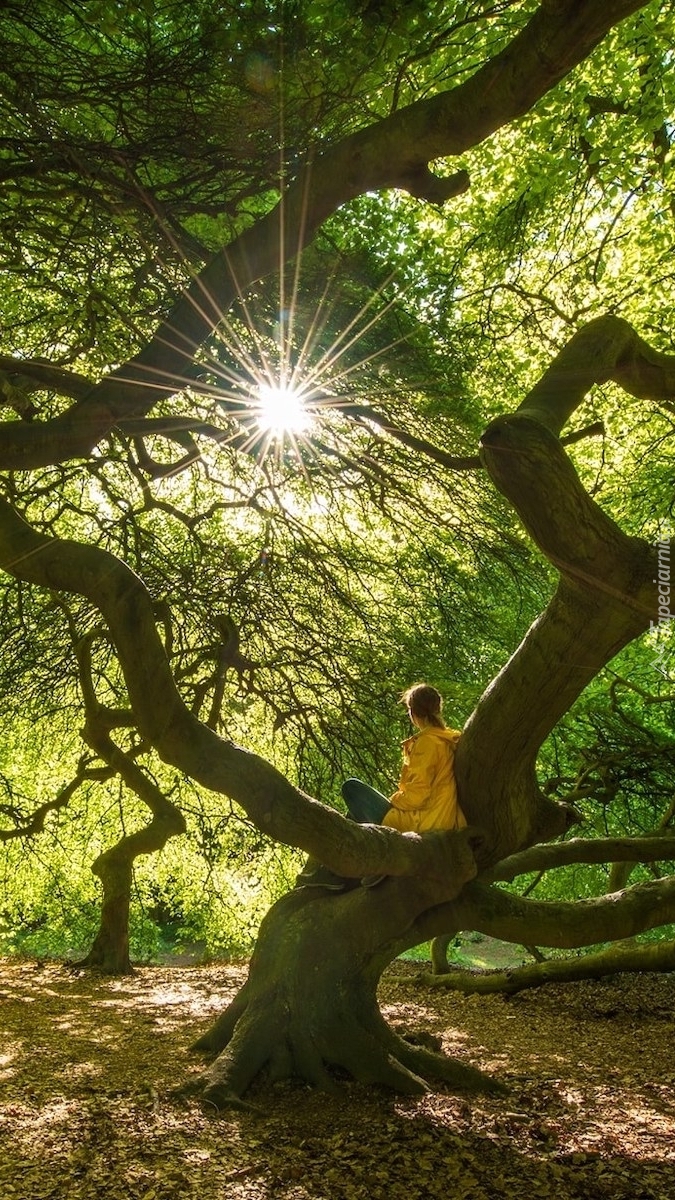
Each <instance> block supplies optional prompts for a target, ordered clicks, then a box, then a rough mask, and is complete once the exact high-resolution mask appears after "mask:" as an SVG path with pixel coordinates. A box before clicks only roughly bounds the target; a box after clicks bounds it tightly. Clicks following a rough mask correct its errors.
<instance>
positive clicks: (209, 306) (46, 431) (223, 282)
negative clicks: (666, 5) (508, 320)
mask: <svg viewBox="0 0 675 1200" xmlns="http://www.w3.org/2000/svg"><path fill="white" fill-rule="evenodd" d="M645 4H646V0H585V2H584V3H583V4H581V3H579V0H542V2H541V4H540V6H539V8H538V9H537V10H536V11H535V12H534V13H533V15H532V17H531V18H530V20H529V21H528V23H527V24H526V25H525V27H524V28H523V29H522V30H521V31H520V33H518V34H517V36H516V37H514V38H513V40H512V41H511V42H510V43H509V44H508V45H507V46H506V47H505V48H504V49H503V50H501V51H500V52H499V53H498V54H496V55H495V56H494V58H492V59H491V60H490V61H489V62H487V63H485V64H484V66H483V67H481V68H480V69H479V70H478V71H476V72H475V74H474V75H473V76H471V77H470V78H469V79H467V80H465V81H464V82H463V83H461V84H460V85H458V86H457V87H455V88H454V89H452V90H450V91H447V92H443V93H441V94H440V95H437V96H434V97H431V98H429V99H425V100H422V101H419V102H418V103H416V104H412V105H410V106H408V107H407V108H403V109H400V110H399V111H398V112H396V113H393V114H392V115H391V116H389V117H387V118H385V119H383V120H381V121H378V122H376V123H374V124H373V125H371V126H369V127H368V128H366V129H362V130H359V131H358V132H356V133H354V134H351V135H349V136H348V137H346V138H344V139H342V140H341V141H339V142H337V143H336V144H335V145H334V146H329V147H326V148H322V149H320V150H318V151H317V152H315V153H314V155H313V156H309V157H308V160H307V162H306V165H305V166H304V167H303V168H302V169H301V170H300V172H299V174H298V177H297V178H296V179H295V180H294V181H293V182H291V183H290V184H289V186H288V187H287V189H286V191H285V194H284V197H283V203H280V205H279V206H278V207H277V208H275V209H274V210H273V211H271V212H270V213H268V214H267V215H266V216H265V217H263V218H262V219H261V220H260V221H258V222H257V223H256V224H255V225H253V226H251V227H250V228H249V229H247V230H245V231H244V232H243V233H242V234H241V235H240V236H239V237H238V238H236V239H235V241H233V242H232V243H231V244H230V245H229V246H227V247H226V248H225V249H224V250H223V251H221V252H220V253H219V254H217V255H216V256H215V257H214V258H213V259H212V261H211V262H210V263H209V264H208V265H207V266H206V268H205V269H204V270H203V271H202V272H201V274H200V275H199V276H197V278H196V279H195V280H194V282H193V283H192V284H191V285H190V286H189V287H188V288H187V289H186V291H185V292H184V293H183V295H182V296H181V297H180V299H179V300H178V302H177V303H176V304H175V306H174V308H173V310H172V311H171V312H170V314H169V315H168V317H167V318H166V320H165V321H164V322H163V323H162V324H161V325H160V326H159V328H158V329H157V331H156V333H155V335H154V337H153V338H152V339H151V341H150V342H149V343H148V344H147V345H146V346H145V347H144V348H143V349H142V350H141V352H140V353H139V354H138V355H137V356H136V357H135V358H134V359H133V360H132V361H131V362H129V363H126V364H125V365H124V366H122V367H120V368H118V369H117V370H116V371H115V372H113V373H112V374H111V375H109V376H107V377H106V378H105V379H103V380H102V381H101V382H100V383H99V384H97V385H96V386H95V387H93V388H92V389H91V391H90V392H89V393H88V394H87V395H86V396H85V397H84V398H83V399H81V400H79V401H78V402H77V403H76V404H74V405H73V406H72V407H71V408H70V409H69V410H68V411H67V412H66V413H64V414H62V415H60V416H58V417H55V418H53V419H52V420H49V421H45V422H37V421H33V422H31V423H28V422H11V423H3V424H1V425H0V469H22V470H24V469H30V468H36V467H41V466H46V465H48V464H52V463H57V462H62V461H64V460H67V459H70V458H73V457H79V456H86V455H88V454H89V453H90V452H91V450H92V449H93V447H94V446H95V445H97V443H98V442H99V441H100V440H101V438H103V437H104V436H105V435H106V434H107V433H109V432H110V430H111V429H112V428H113V426H114V425H115V424H116V423H117V422H118V421H119V420H121V419H122V418H124V417H130V416H142V415H144V414H146V413H148V412H149V411H150V410H151V409H152V407H153V406H154V404H155V403H157V402H158V401H159V400H161V399H163V398H164V397H166V396H168V395H170V394H171V393H173V392H175V391H176V390H179V389H180V388H182V387H183V386H184V385H185V383H186V382H187V381H188V380H189V379H190V378H191V377H192V374H193V373H194V369H193V365H192V364H193V359H194V356H195V353H196V351H197V349H198V347H199V346H200V345H201V344H202V343H203V341H204V340H205V338H206V337H207V336H208V335H209V334H210V333H211V331H212V330H213V329H214V328H215V327H216V326H217V325H218V323H219V322H220V321H221V320H222V317H223V315H224V313H225V312H226V311H227V309H228V308H229V306H230V305H231V304H232V302H233V301H234V300H235V299H236V297H237V296H238V295H240V294H241V293H242V292H244V291H245V290H246V289H247V288H248V287H249V286H250V284H251V283H253V282H254V281H255V280H257V279H261V278H263V277H265V276H267V275H269V274H272V273H273V272H275V271H277V270H278V269H279V266H280V263H281V261H282V258H284V257H293V256H295V255H297V254H298V253H299V252H300V251H301V250H302V248H303V247H304V246H306V245H308V244H309V242H310V241H311V240H312V238H313V237H314V235H315V233H316V231H317V230H318V229H319V227H320V226H321V225H322V223H323V222H324V221H325V220H326V219H327V218H328V217H329V216H330V215H331V214H332V213H334V212H335V211H336V210H337V209H338V208H340V207H341V206H342V205H344V204H346V203H347V202H348V201H350V200H352V199H354V198H355V197H357V196H360V195H362V194H364V193H365V192H368V191H373V190H378V189H381V188H402V189H407V190H408V191H410V192H411V193H412V194H413V195H416V196H418V197H422V198H426V199H428V200H429V201H430V202H432V203H439V202H444V201H445V200H446V199H447V198H448V197H449V196H451V195H455V194H457V193H458V192H460V191H462V190H465V188H466V186H467V184H468V179H467V177H466V175H465V173H464V172H462V171H459V172H456V173H455V174H454V175H452V176H450V177H449V178H447V177H437V176H435V175H432V174H431V172H430V170H429V166H428V164H429V163H430V162H432V161H433V160H435V159H438V158H441V157H456V156H457V155H460V154H463V153H464V152H466V151H467V150H469V149H471V148H472V147H474V146H477V145H479V144H480V143H481V142H482V141H484V140H485V139H486V138H487V137H489V136H490V135H491V134H492V133H494V132H495V131H496V130H497V129H500V128H502V127H503V126H504V125H507V124H508V123H509V122H511V121H513V120H515V119H516V118H518V117H519V116H522V115H523V113H525V112H528V111H529V110H530V109H531V108H532V107H533V105H534V104H536V102H537V101H538V100H539V99H540V97H541V96H543V95H545V93H546V92H547V91H549V90H550V89H551V88H552V87H554V86H555V84H557V83H558V82H559V81H560V80H561V79H564V78H565V76H566V75H567V74H568V73H569V72H570V71H571V70H572V69H573V68H574V67H575V66H576V65H577V64H578V63H580V62H582V61H583V60H584V59H585V58H586V57H587V56H588V55H589V54H590V53H591V52H592V50H593V49H594V48H595V46H597V45H598V43H599V42H600V41H601V40H602V38H603V37H604V36H605V35H606V34H607V32H608V31H609V30H610V29H612V28H613V26H615V25H616V24H618V23H619V22H620V21H622V20H623V19H624V18H625V17H627V16H629V15H630V14H631V13H634V12H636V11H638V10H639V9H640V8H642V7H644V6H645ZM282 247H283V250H282Z"/></svg>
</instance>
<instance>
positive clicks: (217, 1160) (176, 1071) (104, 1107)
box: [0, 960, 675, 1200]
mask: <svg viewBox="0 0 675 1200" xmlns="http://www.w3.org/2000/svg"><path fill="white" fill-rule="evenodd" d="M420 969H421V968H420V965H419V964H413V963H405V962H398V963H395V964H394V965H393V966H392V967H391V968H390V969H389V970H388V972H387V973H386V975H385V977H384V979H383V983H382V989H381V1003H382V1007H383V1010H384V1011H385V1013H386V1015H387V1016H388V1018H389V1019H390V1020H391V1021H392V1022H393V1023H394V1024H396V1025H399V1026H402V1027H403V1028H405V1029H406V1030H410V1031H417V1032H420V1031H424V1032H427V1033H431V1034H436V1035H440V1036H441V1037H442V1040H443V1046H444V1048H445V1050H446V1051H448V1052H450V1053H452V1054H455V1055H457V1056H459V1057H461V1058H462V1059H463V1060H465V1061H467V1062H470V1063H473V1064H474V1065H477V1066H479V1067H481V1068H482V1069H483V1070H486V1071H489V1072H491V1073H494V1074H495V1075H496V1076H498V1077H499V1078H500V1079H501V1080H502V1081H503V1082H504V1083H505V1084H507V1085H508V1087H509V1092H508V1094H507V1095H506V1096H500V1097H490V1098H485V1097H479V1098H477V1099H476V1098H466V1097H460V1096H456V1095H452V1094H450V1093H449V1092H448V1091H446V1090H444V1089H443V1088H440V1089H439V1090H437V1091H432V1092H430V1093H429V1094H428V1095H426V1096H424V1097H422V1098H421V1099H409V1098H402V1097H400V1096H395V1095H392V1094H390V1093H388V1092H385V1091H382V1090H376V1089H368V1088H365V1087H363V1086H361V1085H358V1084H354V1083H351V1082H349V1081H348V1080H341V1081H340V1082H339V1087H338V1090H337V1092H336V1093H335V1094H334V1095H333V1094H330V1095H326V1094H319V1093H316V1092H313V1091H312V1090H310V1089H309V1088H307V1087H305V1086H304V1085H302V1084H300V1083H286V1084H283V1085H275V1086H270V1085H268V1084H266V1083H265V1082H264V1080H261V1081H260V1082H259V1084H258V1085H257V1086H256V1087H255V1089H254V1090H253V1092H252V1094H251V1095H250V1100H251V1101H252V1103H253V1104H255V1105H256V1106H257V1110H258V1111H257V1112H252V1111H251V1112H236V1111H233V1110H228V1111H226V1112H224V1113H221V1114H215V1113H213V1112H210V1111H207V1110H205V1109H204V1108H203V1107H202V1106H201V1105H200V1103H199V1101H198V1100H197V1099H192V1098H191V1099H185V1098H183V1097H180V1096H179V1095H177V1094H176V1092H177V1089H178V1088H179V1087H180V1086H181V1085H182V1084H183V1083H185V1081H186V1080H187V1079H189V1078H190V1076H195V1075H196V1074H198V1073H199V1072H200V1070H201V1068H202V1065H203V1064H202V1063H201V1061H200V1060H199V1059H196V1058H195V1056H194V1055H192V1054H191V1053H190V1051H189V1045H190V1043H191V1042H192V1041H193V1040H194V1039H195V1038H196V1037H198V1036H199V1034H200V1033H202V1032H203V1031H204V1030H205V1029H206V1028H207V1026H208V1025H209V1024H210V1022H211V1020H212V1019H213V1017H214V1016H215V1015H217V1014H218V1013H219V1012H220V1011H221V1010H222V1008H223V1007H224V1005H225V1004H226V1003H227V1001H228V1000H229V998H230V997H231V996H232V995H233V993H234V992H235V990H236V988H237V987H238V986H239V984H240V982H241V981H242V979H243V978H244V975H245V966H243V965H241V966H238V965H226V964H220V965H210V966H175V965H174V966H170V967H169V966H161V967H142V968H139V969H138V970H137V972H136V974H135V975H134V976H133V977H130V978H125V979H105V978H103V979H102V978H95V977H91V976H87V975H83V974H79V975H73V974H70V973H69V972H68V971H67V970H66V969H65V968H64V967H62V966H59V965H58V964H53V963H45V964H42V963H35V962H27V961H16V960H0V1029H1V1031H2V1035H1V1039H2V1040H1V1041H0V1198H1V1200H14V1198H17V1200H47V1197H54V1198H56V1197H58V1198H59V1200H64V1198H67V1200H71V1198H72V1200H85V1198H86V1200H96V1198H98V1197H106V1198H107V1200H116V1198H118V1197H125V1198H133V1200H137V1198H138V1200H188V1198H190V1200H192V1198H194V1200H221V1198H224V1197H227V1198H228V1200H269V1198H271V1197H274V1198H277V1197H278V1198H280V1200H366V1198H367V1200H422V1198H427V1197H429V1198H430V1200H435V1198H436V1197H438V1200H492V1198H493V1197H503V1196H509V1197H510V1196H514V1197H515V1196H518V1197H521V1196H525V1197H528V1198H530V1197H531V1198H532V1200H535V1198H536V1197H539V1196H541V1197H551V1196H555V1197H556V1198H557V1200H568V1198H569V1200H572V1198H573V1200H605V1198H606V1200H672V1198H673V1197H674V1196H675V1136H674V1135H675V1038H674V1034H673V1029H674V1027H673V1004H674V1001H675V975H662V976H656V975H642V976H627V975H624V976H619V977H617V978H615V979H613V980H609V981H602V982H592V983H591V982H584V983H575V984H567V985H562V986H559V985H556V986H553V985H547V986H546V987H544V988H542V989H538V990H536V991H529V992H522V993H520V994H519V995H517V996H515V997H513V998H510V999H503V998H501V997H498V996H488V997H469V996H460V995H457V994H455V993H453V992H449V991H446V990H440V989H436V988H433V989H432V988H430V987H426V986H424V985H422V984H421V983H420Z"/></svg>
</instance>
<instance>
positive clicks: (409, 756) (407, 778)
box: [297, 683, 466, 891]
mask: <svg viewBox="0 0 675 1200" xmlns="http://www.w3.org/2000/svg"><path fill="white" fill-rule="evenodd" d="M401 703H402V704H405V705H406V706H407V709H408V715H409V717H410V720H411V721H412V723H413V725H415V726H416V727H417V730H418V732H417V733H415V734H413V735H412V737H409V738H406V740H405V741H404V742H403V767H402V769H401V778H400V780H399V785H398V788H397V790H396V791H395V792H394V794H393V796H391V797H390V799H387V797H386V796H384V795H383V794H382V792H378V791H377V789H376V788H374V787H371V786H370V784H368V783H363V782H362V780H360V779H347V780H345V782H344V783H343V785H342V795H343V798H344V801H345V803H346V805H347V809H348V812H349V816H350V817H351V818H352V820H354V821H358V822H359V823H360V824H362V825H365V824H372V825H387V826H389V828H390V829H398V831H399V833H406V832H408V831H412V832H414V833H428V832H429V831H430V830H432V829H464V827H465V826H466V818H465V816H464V813H463V812H462V810H461V808H460V807H459V803H458V801H457V784H456V781H455V771H454V762H455V750H456V748H457V743H458V741H459V738H460V734H459V732H458V730H456V729H448V728H447V726H446V724H445V721H444V720H443V717H442V716H441V712H442V708H443V698H442V696H441V694H440V692H438V691H436V688H434V687H431V686H430V684H428V683H414V684H413V685H412V686H411V687H409V688H407V690H406V691H405V692H404V693H403V695H402V696H401ZM384 878H385V877H384V876H383V875H372V876H366V878H365V879H362V880H361V882H362V884H363V885H364V886H365V887H374V885H375V884H376V883H380V882H381V880H382V879H384ZM297 885H298V886H300V887H322V888H327V889H329V890H331V891H342V890H343V889H344V888H346V887H347V881H346V880H344V879H342V878H341V877H340V876H339V875H335V874H333V872H332V871H329V870H328V868H327V867H323V866H321V865H318V866H314V865H313V864H312V863H311V862H310V863H308V864H307V866H306V867H305V869H304V870H303V871H302V872H301V873H300V875H299V876H298V880H297Z"/></svg>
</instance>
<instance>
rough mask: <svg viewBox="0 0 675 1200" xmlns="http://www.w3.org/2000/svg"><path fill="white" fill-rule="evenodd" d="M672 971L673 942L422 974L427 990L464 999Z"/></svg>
mask: <svg viewBox="0 0 675 1200" xmlns="http://www.w3.org/2000/svg"><path fill="white" fill-rule="evenodd" d="M674 969H675V942H673V941H664V942H651V943H648V944H646V945H638V944H636V943H635V942H634V941H630V942H626V943H621V942H617V943H616V944H615V945H612V946H608V947H607V949H606V950H600V951H598V952H597V954H585V955H584V956H583V958H553V959H549V960H548V961H546V962H536V963H527V964H526V965H525V966H522V967H512V968H510V969H508V970H505V971H481V972H477V971H457V970H455V969H453V968H447V973H445V972H444V973H443V974H436V975H424V976H423V980H424V982H425V983H426V984H428V985H430V986H431V987H444V988H449V989H450V990H452V991H455V992H463V993H464V995H466V996H473V995H480V996H485V995H492V994H494V993H495V992H499V993H501V994H502V995H507V996H513V995H515V993H516V992H522V991H523V990H524V989H525V988H533V987H541V986H542V984H544V983H572V982H573V981H575V980H579V979H602V978H603V976H605V975H618V974H619V973H620V972H623V971H630V972H636V971H640V972H641V971H672V970H674Z"/></svg>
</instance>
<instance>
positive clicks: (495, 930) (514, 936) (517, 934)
mask: <svg viewBox="0 0 675 1200" xmlns="http://www.w3.org/2000/svg"><path fill="white" fill-rule="evenodd" d="M674 920H675V875H671V876H668V877H667V878H666V879H658V880H655V881H651V880H650V881H649V882H648V883H638V884H634V885H633V886H632V887H629V888H625V889H624V890H623V891H620V892H612V893H609V894H607V895H603V896H598V897H594V898H593V899H590V900H569V901H545V900H528V899H524V898H523V897H522V896H515V895H513V894H512V893H511V892H506V891H503V890H502V889H501V888H496V887H490V886H489V885H488V884H485V883H483V882H482V881H480V880H474V881H473V882H472V883H468V884H467V885H466V887H465V888H464V889H463V891H462V892H461V894H460V896H459V897H458V898H457V899H456V900H455V901H453V902H452V903H448V904H442V905H439V906H438V908H436V909H429V910H428V911H427V912H425V913H422V914H421V916H420V917H419V918H418V919H417V921H416V922H415V930H414V932H415V935H416V936H417V937H418V939H419V942H424V941H428V940H429V939H431V938H433V937H436V936H441V935H443V934H447V933H448V932H449V931H458V930H460V929H475V930H477V931H478V932H479V933H485V934H488V936H490V937H495V938H500V939H501V940H503V941H505V942H514V943H515V944H516V945H518V946H550V947H554V948H556V949H558V950H572V949H577V948H580V947H582V946H596V945H599V944H600V943H602V942H615V941H620V940H622V939H624V938H631V937H635V936H636V935H637V934H639V933H644V931H645V930H647V929H656V928H658V926H660V925H668V924H670V923H671V922H672V921H674Z"/></svg>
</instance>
